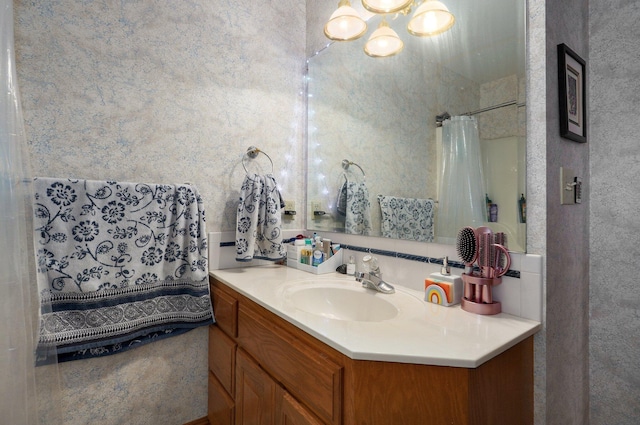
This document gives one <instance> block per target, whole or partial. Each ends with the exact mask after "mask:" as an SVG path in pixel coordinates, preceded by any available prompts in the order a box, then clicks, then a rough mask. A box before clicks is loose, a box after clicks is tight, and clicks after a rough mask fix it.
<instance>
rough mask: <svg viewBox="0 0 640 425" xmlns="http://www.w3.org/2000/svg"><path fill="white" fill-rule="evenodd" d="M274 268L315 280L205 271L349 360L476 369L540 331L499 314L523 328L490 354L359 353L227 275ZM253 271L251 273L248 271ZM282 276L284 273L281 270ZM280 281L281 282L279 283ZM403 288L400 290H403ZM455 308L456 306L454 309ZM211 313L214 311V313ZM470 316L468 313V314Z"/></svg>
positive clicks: (240, 270)
mask: <svg viewBox="0 0 640 425" xmlns="http://www.w3.org/2000/svg"><path fill="white" fill-rule="evenodd" d="M274 267H278V268H280V267H282V268H283V269H285V270H287V273H292V274H294V276H295V278H296V279H314V278H318V276H315V275H312V274H309V273H305V272H302V271H299V270H295V269H291V268H287V267H285V266H258V267H249V268H246V269H245V268H238V269H222V270H213V271H210V272H209V276H211V277H214V278H216V279H218V280H220V281H221V282H222V283H224V284H226V285H228V286H229V287H230V288H231V289H233V290H235V291H237V292H238V293H239V294H241V295H243V296H245V297H246V298H248V299H250V300H251V301H253V302H255V303H256V304H258V305H260V306H261V307H263V308H265V309H266V310H268V311H269V312H271V313H273V314H275V315H276V316H278V317H280V318H281V319H283V320H285V321H287V322H288V323H290V324H292V325H293V326H295V327H297V328H299V329H300V330H302V331H303V332H305V333H307V334H309V335H311V336H313V337H314V338H316V339H318V340H319V341H321V342H323V343H325V344H327V345H328V346H330V347H332V348H333V349H335V350H337V351H339V352H340V353H342V354H344V355H346V356H347V357H349V358H351V359H353V360H368V361H387V362H396V363H412V364H423V365H432V366H448V367H463V368H477V367H479V366H480V365H482V364H483V363H485V362H487V361H489V360H490V359H492V358H494V357H496V356H498V355H499V354H501V353H503V352H505V351H507V350H509V349H510V348H512V347H514V346H515V345H517V344H519V343H520V342H522V341H524V340H526V339H527V338H529V337H530V336H532V335H535V334H536V333H537V332H538V331H539V330H540V329H541V328H542V324H541V323H539V322H534V321H532V320H528V319H522V318H520V317H517V316H511V315H508V314H506V313H501V316H503V317H505V318H511V319H514V320H517V321H518V322H520V323H521V324H522V325H523V326H524V327H523V329H522V330H521V331H520V332H519V333H518V334H517V335H515V336H514V337H513V338H510V339H509V341H508V342H502V343H501V344H499V345H496V347H495V348H493V349H491V350H490V351H488V352H486V353H483V354H482V355H480V356H476V357H473V356H468V357H457V358H452V357H446V356H436V355H429V354H425V355H412V354H401V353H380V352H367V351H360V350H352V349H349V348H348V347H345V346H344V345H342V344H340V343H339V342H338V341H336V340H333V339H332V338H330V337H329V336H327V335H325V334H323V333H321V332H319V331H317V330H315V329H313V328H312V327H310V326H308V325H307V324H305V323H303V322H301V321H299V320H297V319H296V318H295V317H292V316H290V315H289V314H287V313H286V312H284V311H282V310H280V309H278V308H276V307H274V306H272V305H271V304H269V303H268V302H265V301H264V300H263V299H261V298H260V297H259V296H256V295H255V294H254V293H252V292H250V291H248V290H247V289H246V288H243V287H242V285H241V282H233V281H232V279H231V277H233V276H230V275H229V273H233V275H237V276H238V278H241V276H242V275H243V274H245V272H247V271H248V272H249V273H250V274H254V273H257V272H258V271H260V270H264V271H267V270H270V269H273V268H274ZM249 269H253V270H249ZM283 273H284V270H283ZM298 273H299V274H298ZM283 282H284V280H283ZM403 289H404V288H403ZM407 291H409V292H417V291H413V290H410V289H407ZM449 308H456V307H449ZM457 308H459V306H458V307H457ZM214 314H215V312H214ZM468 314H472V313H468Z"/></svg>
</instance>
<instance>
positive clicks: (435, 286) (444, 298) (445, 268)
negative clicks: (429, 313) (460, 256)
mask: <svg viewBox="0 0 640 425" xmlns="http://www.w3.org/2000/svg"><path fill="white" fill-rule="evenodd" d="M448 261H449V259H448V258H447V257H444V258H443V259H442V269H440V273H431V274H430V275H429V277H428V278H426V279H425V280H424V300H425V301H428V302H430V303H434V304H440V305H444V306H447V307H448V306H452V305H456V304H459V303H460V300H461V299H462V287H463V285H462V278H461V277H460V276H456V275H452V274H451V270H450V269H449V264H448Z"/></svg>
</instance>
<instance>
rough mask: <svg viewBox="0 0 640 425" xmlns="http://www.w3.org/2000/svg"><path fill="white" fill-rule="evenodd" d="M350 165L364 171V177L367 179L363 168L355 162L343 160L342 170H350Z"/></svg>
mask: <svg viewBox="0 0 640 425" xmlns="http://www.w3.org/2000/svg"><path fill="white" fill-rule="evenodd" d="M350 165H355V166H356V167H358V168H359V169H360V171H362V176H363V177H367V175H366V174H365V173H364V170H363V169H362V167H361V166H359V165H358V164H356V163H355V162H353V161H349V160H348V159H343V160H342V168H344V169H345V171H346V170H348V169H349V166H350Z"/></svg>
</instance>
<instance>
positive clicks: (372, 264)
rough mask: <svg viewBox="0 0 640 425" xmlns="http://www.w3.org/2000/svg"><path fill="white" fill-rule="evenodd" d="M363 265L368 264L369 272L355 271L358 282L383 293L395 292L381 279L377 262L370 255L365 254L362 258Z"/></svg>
mask: <svg viewBox="0 0 640 425" xmlns="http://www.w3.org/2000/svg"><path fill="white" fill-rule="evenodd" d="M362 261H363V263H364V264H365V265H368V266H369V272H368V273H367V272H356V273H355V277H356V280H357V281H358V282H361V283H362V286H363V287H365V288H370V289H375V290H376V291H378V292H382V293H383V294H393V293H394V292H396V290H395V288H394V287H393V286H392V285H391V284H389V283H387V282H385V281H384V280H382V272H380V267H378V262H377V261H376V259H375V258H373V257H372V256H371V255H365V256H364V258H363V259H362Z"/></svg>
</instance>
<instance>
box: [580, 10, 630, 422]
mask: <svg viewBox="0 0 640 425" xmlns="http://www.w3.org/2000/svg"><path fill="white" fill-rule="evenodd" d="M589 9H590V13H589V15H590V20H589V33H590V39H589V50H590V52H589V59H590V60H589V62H590V67H589V78H590V87H589V88H590V89H591V94H590V96H589V99H590V105H591V107H590V112H591V119H590V121H589V123H590V125H591V130H590V134H591V136H590V140H589V151H590V155H591V167H590V175H591V192H590V194H589V196H590V197H591V216H590V231H591V232H590V235H591V241H590V246H591V253H590V255H591V257H590V258H591V262H590V276H591V279H590V285H589V288H590V294H589V306H590V319H589V332H590V336H589V340H590V350H589V362H590V376H589V378H590V380H591V382H590V387H591V392H590V395H591V398H590V401H589V407H590V412H591V415H590V418H589V419H590V424H591V425H609V424H616V425H631V424H636V423H637V422H638V411H639V408H640V368H639V367H638V359H640V296H639V295H638V291H637V282H638V273H637V272H636V270H635V267H633V264H635V262H636V261H637V258H638V234H639V233H640V221H639V220H638V189H637V186H636V185H634V184H633V183H632V182H635V181H637V178H638V177H637V176H638V171H639V170H640V168H639V165H638V164H639V161H638V125H637V111H636V108H637V105H638V104H640V56H639V55H638V50H637V45H638V42H640V26H638V18H640V4H638V2H628V1H621V0H617V1H613V2H610V1H602V0H591V1H590V2H589ZM613 40H615V42H613ZM629 183H631V184H629Z"/></svg>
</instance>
